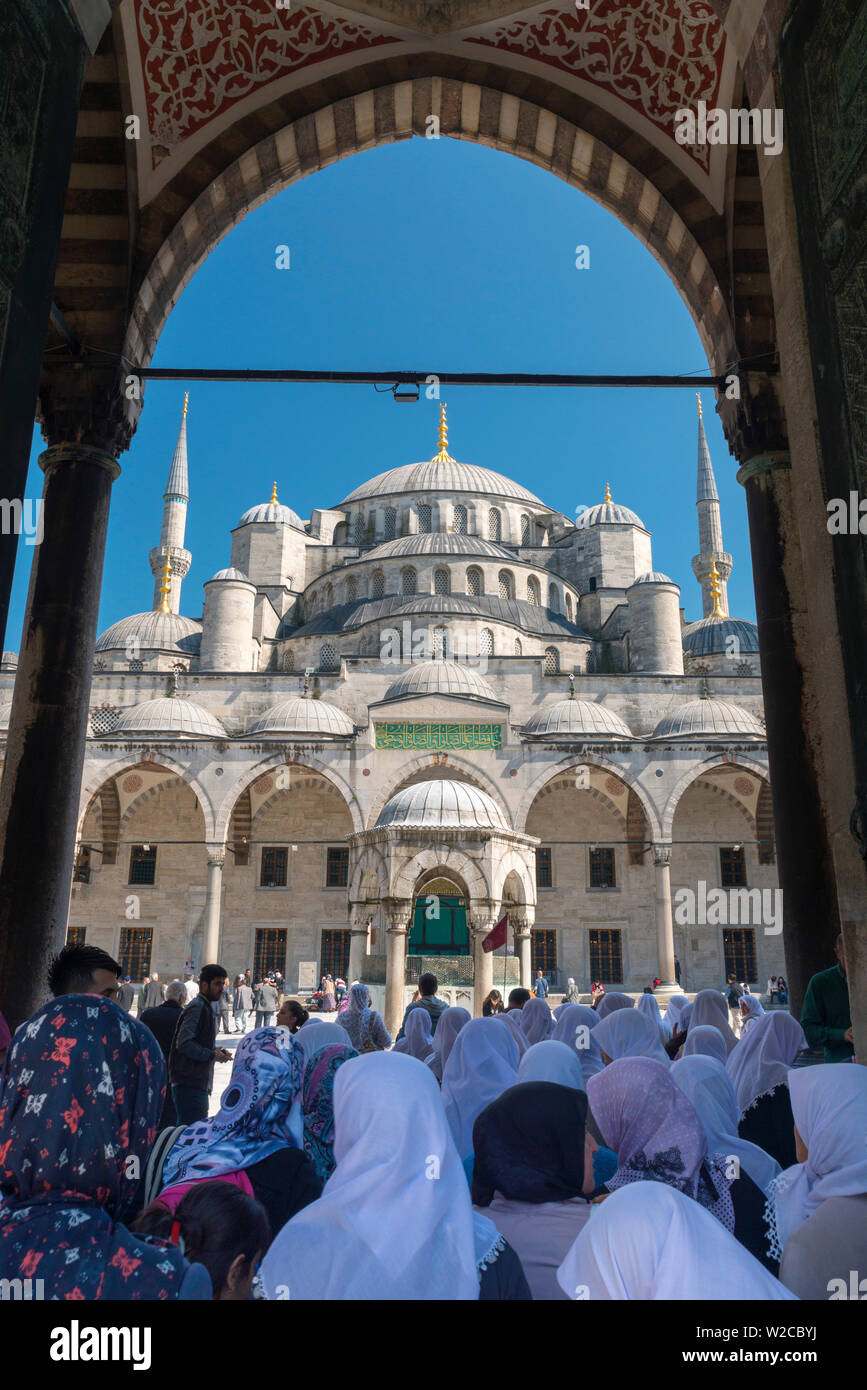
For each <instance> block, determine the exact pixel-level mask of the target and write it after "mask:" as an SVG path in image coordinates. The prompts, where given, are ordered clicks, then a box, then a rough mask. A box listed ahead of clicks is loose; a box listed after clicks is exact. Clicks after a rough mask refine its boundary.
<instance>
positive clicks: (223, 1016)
mask: <svg viewBox="0 0 867 1390" xmlns="http://www.w3.org/2000/svg"><path fill="white" fill-rule="evenodd" d="M217 1004H218V1006H219V1024H221V1025H222V1029H223V1032H224V1033H231V1031H232V1029H231V1028H230V1026H229V1017H230V1014H231V1010H232V991H231V989H230V988H229V981H228V980H227V981H226V983H225V986H224V988H223V993H222V994H221V995H220V997H219V999H218V1000H217Z"/></svg>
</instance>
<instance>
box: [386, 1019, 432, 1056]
mask: <svg viewBox="0 0 867 1390" xmlns="http://www.w3.org/2000/svg"><path fill="white" fill-rule="evenodd" d="M433 1050H434V1049H433V1036H432V1033H431V1021H430V1014H429V1013H428V1011H427V1009H410V1011H409V1015H408V1017H407V1020H406V1023H405V1024H404V1025H403V1037H402V1038H401V1040H400V1042H398V1043H395V1045H394V1048H393V1051H395V1052H405V1053H406V1054H407V1055H408V1056H410V1057H416V1058H418V1060H419V1061H420V1062H424V1061H426V1060H427V1058H428V1057H429V1056H430V1055H431V1053H432V1052H433Z"/></svg>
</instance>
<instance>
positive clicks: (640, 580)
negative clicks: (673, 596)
mask: <svg viewBox="0 0 867 1390" xmlns="http://www.w3.org/2000/svg"><path fill="white" fill-rule="evenodd" d="M635 584H674V580H673V579H669V577H668V575H667V574H663V573H662V570H648V571H647V573H646V574H639V575H638V577H637V578H636V579H633V581H632V584H630V586H629V587H630V588H632V587H633V585H635ZM678 587H679V586H678Z"/></svg>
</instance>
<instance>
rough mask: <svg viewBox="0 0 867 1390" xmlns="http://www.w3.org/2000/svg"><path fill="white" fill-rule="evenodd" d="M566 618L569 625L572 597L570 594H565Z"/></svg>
mask: <svg viewBox="0 0 867 1390" xmlns="http://www.w3.org/2000/svg"><path fill="white" fill-rule="evenodd" d="M566 617H567V619H568V620H569V622H570V623H571V621H572V595H571V594H567V595H566Z"/></svg>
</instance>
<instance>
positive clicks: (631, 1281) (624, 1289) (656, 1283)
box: [557, 1182, 795, 1302]
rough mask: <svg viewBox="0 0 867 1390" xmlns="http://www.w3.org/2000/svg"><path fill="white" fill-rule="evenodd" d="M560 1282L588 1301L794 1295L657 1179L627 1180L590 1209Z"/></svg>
mask: <svg viewBox="0 0 867 1390" xmlns="http://www.w3.org/2000/svg"><path fill="white" fill-rule="evenodd" d="M557 1282H558V1284H559V1285H560V1287H561V1289H562V1290H563V1292H564V1293H565V1294H566V1295H567V1296H568V1297H569V1298H587V1297H588V1295H589V1298H590V1300H591V1302H592V1301H594V1300H596V1301H599V1300H612V1299H640V1300H647V1301H649V1300H662V1301H665V1300H684V1299H699V1300H708V1299H711V1300H715V1299H725V1300H731V1299H738V1300H740V1299H756V1300H757V1301H761V1302H765V1301H767V1300H769V1299H773V1300H784V1301H785V1300H791V1299H794V1298H795V1295H794V1294H793V1293H791V1292H790V1291H789V1290H788V1289H786V1288H784V1287H783V1285H782V1284H781V1283H780V1282H779V1280H778V1279H775V1278H774V1276H773V1275H772V1274H769V1273H768V1271H767V1270H766V1269H765V1268H764V1266H763V1265H761V1264H759V1261H758V1260H757V1259H756V1258H755V1256H753V1255H751V1254H750V1252H749V1251H748V1250H745V1249H744V1247H743V1246H742V1245H741V1243H740V1241H738V1240H736V1239H735V1237H734V1236H733V1235H731V1234H730V1232H729V1231H727V1230H726V1229H725V1227H724V1226H722V1225H721V1224H720V1222H719V1221H717V1220H716V1218H715V1217H713V1216H711V1214H710V1212H707V1211H705V1210H704V1208H703V1207H702V1206H700V1205H699V1203H698V1202H696V1201H693V1199H692V1198H691V1197H686V1196H685V1195H684V1194H683V1193H682V1192H678V1191H677V1189H676V1188H673V1187H669V1186H668V1185H667V1184H666V1183H659V1182H634V1183H630V1184H629V1186H628V1187H621V1188H619V1189H618V1190H617V1191H616V1192H613V1193H612V1194H611V1196H610V1197H608V1198H607V1199H606V1201H604V1202H603V1203H602V1204H601V1206H599V1207H596V1208H594V1210H593V1215H592V1216H591V1218H590V1220H589V1221H588V1222H587V1224H586V1226H584V1228H583V1230H582V1231H581V1233H580V1235H579V1236H578V1238H577V1239H576V1241H575V1243H574V1245H573V1246H572V1248H571V1250H570V1251H569V1253H568V1255H567V1256H566V1258H565V1260H564V1261H563V1263H562V1264H561V1266H560V1268H559V1269H558V1271H557Z"/></svg>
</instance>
